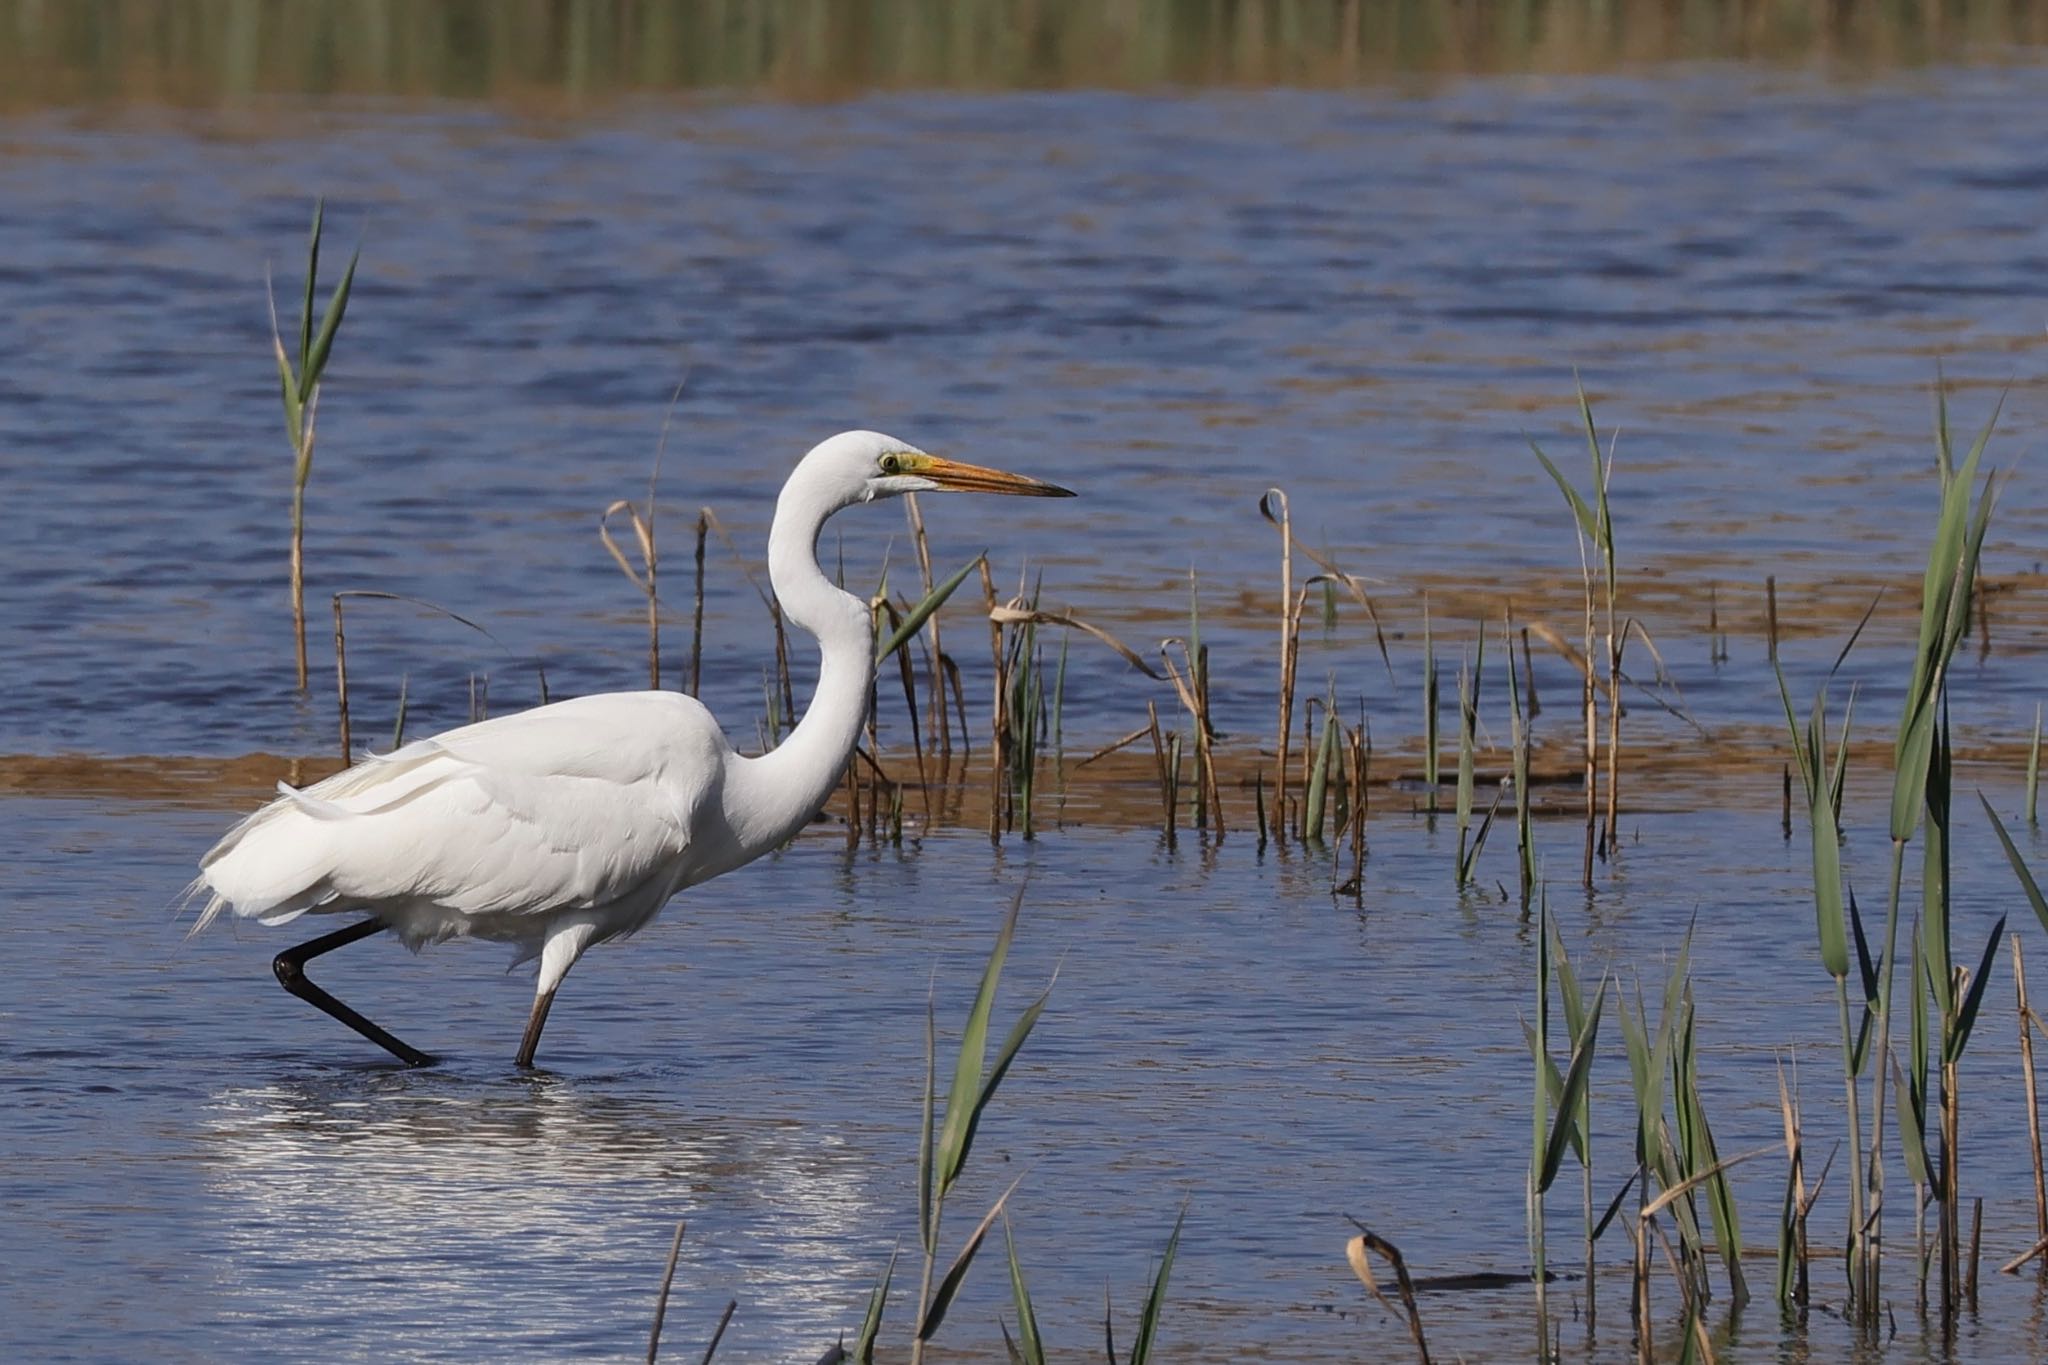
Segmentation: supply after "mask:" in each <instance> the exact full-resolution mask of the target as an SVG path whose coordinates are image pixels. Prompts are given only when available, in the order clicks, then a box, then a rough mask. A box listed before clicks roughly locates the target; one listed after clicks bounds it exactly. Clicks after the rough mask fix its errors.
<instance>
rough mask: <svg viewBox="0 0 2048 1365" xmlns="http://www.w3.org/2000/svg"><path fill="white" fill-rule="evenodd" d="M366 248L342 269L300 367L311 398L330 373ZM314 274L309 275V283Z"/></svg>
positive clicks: (305, 389) (301, 381) (305, 390)
mask: <svg viewBox="0 0 2048 1365" xmlns="http://www.w3.org/2000/svg"><path fill="white" fill-rule="evenodd" d="M362 259H363V249H362V248H361V247H357V248H356V249H355V253H354V254H353V255H351V256H350V257H349V258H348V269H346V270H344V271H342V272H341V280H340V282H339V283H337V284H336V285H335V286H334V292H333V293H332V294H330V295H329V296H328V299H327V311H326V312H324V313H322V314H321V315H320V331H319V332H318V334H316V335H315V336H314V338H313V349H312V351H311V352H310V353H308V355H307V356H306V360H305V364H304V366H303V367H302V368H301V369H300V370H299V386H300V388H301V389H302V390H303V391H304V392H305V393H306V395H307V396H308V397H310V396H311V395H312V392H313V389H314V388H315V387H316V386H317V385H318V384H319V383H320V377H321V376H322V375H323V374H325V373H326V372H327V355H328V352H330V351H332V350H333V349H334V334H335V333H336V332H338V331H340V330H341V319H342V317H343V316H344V315H345V314H346V313H347V312H348V299H349V294H350V293H351V292H353V290H354V289H355V285H356V266H357V265H359V264H360V263H361V262H362ZM311 278H312V277H311V275H310V274H309V275H308V276H307V280H308V283H310V282H311Z"/></svg>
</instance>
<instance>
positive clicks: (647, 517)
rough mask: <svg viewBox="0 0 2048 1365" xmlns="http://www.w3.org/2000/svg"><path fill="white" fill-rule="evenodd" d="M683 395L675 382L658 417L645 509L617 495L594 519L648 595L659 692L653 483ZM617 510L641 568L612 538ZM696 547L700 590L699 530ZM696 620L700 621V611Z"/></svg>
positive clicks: (650, 677) (616, 558)
mask: <svg viewBox="0 0 2048 1365" xmlns="http://www.w3.org/2000/svg"><path fill="white" fill-rule="evenodd" d="M682 398H683V386H682V384H681V383H678V384H677V385H676V389H675V392H674V393H672V394H670V395H669V400H668V411H666V412H664V413H663V414H662V417H661V436H660V438H659V439H658V440H656V441H655V443H654V463H653V465H652V467H650V468H649V470H648V472H647V508H646V511H645V512H644V513H643V512H642V511H641V509H640V508H639V507H637V506H635V505H634V504H633V502H632V501H631V499H628V498H619V499H617V500H616V501H614V502H613V503H612V504H611V505H610V506H609V507H606V508H605V509H604V512H603V513H602V514H601V515H600V516H599V517H598V519H597V535H598V539H600V540H602V541H603V542H604V548H605V550H606V551H607V552H608V553H609V554H610V555H611V557H612V561H613V562H614V563H616V564H617V565H618V566H619V572H620V573H623V574H624V575H626V578H627V579H628V580H629V581H630V582H631V583H632V584H633V586H634V587H636V588H638V589H640V591H641V592H642V593H644V594H646V596H647V686H648V688H649V689H650V690H652V691H659V690H660V689H661V598H660V593H659V591H658V589H657V587H656V579H657V577H658V574H659V570H660V557H659V556H658V555H657V554H656V553H655V545H654V490H655V486H656V485H657V484H658V483H659V482H660V481H661V458H662V456H664V455H666V454H667V453H668V432H669V426H670V424H671V423H672V422H673V421H674V420H675V415H676V404H678V403H680V402H681V401H682ZM620 511H624V512H625V513H626V515H627V516H628V518H630V520H631V522H632V526H633V538H634V540H635V541H636V542H637V544H638V546H639V549H640V567H639V569H637V570H636V569H635V568H634V567H633V566H632V565H631V564H630V563H628V562H627V560H626V556H625V553H624V552H623V551H622V550H620V549H619V546H618V542H616V541H614V540H613V539H612V531H611V519H612V515H613V513H615V512H620ZM700 520H701V519H700ZM699 546H700V548H699V552H698V566H699V571H698V580H699V587H700V589H701V586H702V579H703V572H702V565H703V557H702V553H703V552H702V549H701V546H702V539H701V532H700V538H699ZM698 619H699V621H700V623H701V621H702V615H701V613H700V615H699V618H698Z"/></svg>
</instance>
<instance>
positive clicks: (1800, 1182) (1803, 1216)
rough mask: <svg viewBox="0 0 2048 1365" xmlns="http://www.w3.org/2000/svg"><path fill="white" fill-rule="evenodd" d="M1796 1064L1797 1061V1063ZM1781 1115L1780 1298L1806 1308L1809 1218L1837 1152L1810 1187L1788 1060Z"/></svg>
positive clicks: (1781, 1069) (1781, 1072)
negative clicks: (1783, 1163) (1788, 1081)
mask: <svg viewBox="0 0 2048 1365" xmlns="http://www.w3.org/2000/svg"><path fill="white" fill-rule="evenodd" d="M1795 1065H1796V1063H1795ZM1778 1114H1779V1118H1780V1119H1781V1121H1782V1122H1783V1124H1784V1129H1785V1160H1786V1163H1787V1165H1788V1167H1789V1170H1788V1173H1787V1176H1786V1186H1785V1211H1784V1223H1783V1225H1782V1226H1780V1228H1779V1230H1778V1231H1779V1244H1778V1301H1779V1303H1781V1304H1786V1305H1797V1306H1798V1307H1801V1308H1804V1307H1806V1305H1807V1304H1808V1302H1810V1299H1811V1289H1812V1274H1811V1272H1812V1259H1813V1258H1812V1255H1811V1253H1810V1250H1809V1247H1808V1243H1807V1235H1806V1229H1807V1220H1808V1218H1809V1217H1810V1216H1811V1215H1812V1213H1813V1206H1814V1205H1815V1204H1816V1203H1818V1202H1819V1200H1820V1192H1821V1188H1822V1187H1823V1186H1825V1185H1826V1184H1827V1179H1828V1168H1829V1167H1830V1166H1832V1165H1833V1164H1834V1155H1833V1154H1832V1153H1830V1154H1829V1156H1828V1159H1827V1161H1826V1162H1824V1163H1823V1164H1822V1166H1821V1171H1820V1178H1819V1179H1817V1180H1815V1181H1814V1183H1813V1188H1812V1189H1811V1190H1809V1189H1807V1187H1806V1130H1805V1125H1804V1123H1803V1121H1802V1118H1801V1115H1800V1110H1799V1101H1798V1100H1797V1098H1795V1097H1794V1095H1793V1094H1792V1091H1791V1090H1790V1089H1789V1088H1788V1087H1787V1086H1786V1084H1785V1063H1784V1061H1783V1059H1782V1058H1781V1059H1780V1060H1779V1062H1778Z"/></svg>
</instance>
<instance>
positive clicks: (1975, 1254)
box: [1964, 1195, 1984, 1312]
mask: <svg viewBox="0 0 2048 1365" xmlns="http://www.w3.org/2000/svg"><path fill="white" fill-rule="evenodd" d="M1983 1254H1984V1196H1982V1195H1979V1196H1977V1199H1976V1201H1975V1202H1974V1203H1973V1204H1972V1206H1971V1211H1970V1260H1969V1278H1968V1279H1967V1280H1965V1281H1964V1284H1965V1286H1966V1289H1965V1295H1966V1297H1967V1298H1968V1299H1969V1300H1970V1311H1971V1312H1975V1311H1976V1309H1977V1267H1978V1265H1979V1264H1980V1259H1979V1258H1981V1257H1982V1256H1983Z"/></svg>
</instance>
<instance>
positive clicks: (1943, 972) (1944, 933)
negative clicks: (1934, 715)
mask: <svg viewBox="0 0 2048 1365" xmlns="http://www.w3.org/2000/svg"><path fill="white" fill-rule="evenodd" d="M1942 698H1943V699H1942V704H1941V708H1940V715H1941V719H1940V723H1939V724H1938V725H1937V726H1936V727H1935V740H1934V748H1933V750H1932V751H1931V752H1930V754H1929V758H1928V764H1927V799H1926V803H1925V804H1926V816H1925V821H1924V824H1923V826H1922V828H1923V829H1924V831H1925V837H1924V838H1923V840H1922V843H1921V849H1920V858H1921V866H1920V936H1921V938H1922V939H1923V940H1924V941H1925V948H1924V954H1925V956H1926V958H1927V979H1928V982H1929V984H1930V986H1931V987H1932V999H1933V1003H1934V1011H1935V1014H1936V1015H1938V1016H1939V1017H1940V1018H1942V1019H1943V1020H1946V1019H1948V1018H1949V1017H1950V1015H1951V1013H1952V1011H1953V1009H1954V1006H1955V1002H1954V1000H1953V999H1951V996H1952V995H1953V984H1954V983H1953V982H1952V981H1951V980H1950V970H1949V969H1950V956H1949V859H1948V825H1949V793H1950V786H1949V775H1950V771H1951V766H1952V754H1951V751H1950V748H1949V727H1948V702H1947V689H1946V688H1944V689H1943V691H1942Z"/></svg>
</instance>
